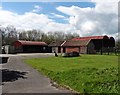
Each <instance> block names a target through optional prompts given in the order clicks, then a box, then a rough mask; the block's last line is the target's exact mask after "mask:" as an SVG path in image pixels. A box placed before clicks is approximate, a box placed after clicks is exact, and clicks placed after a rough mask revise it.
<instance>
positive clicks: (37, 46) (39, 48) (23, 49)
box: [13, 40, 48, 53]
mask: <svg viewBox="0 0 120 95" xmlns="http://www.w3.org/2000/svg"><path fill="white" fill-rule="evenodd" d="M13 46H14V49H15V52H16V53H45V52H47V48H48V45H47V44H46V43H45V42H37V41H22V40H18V41H15V42H14V43H13Z"/></svg>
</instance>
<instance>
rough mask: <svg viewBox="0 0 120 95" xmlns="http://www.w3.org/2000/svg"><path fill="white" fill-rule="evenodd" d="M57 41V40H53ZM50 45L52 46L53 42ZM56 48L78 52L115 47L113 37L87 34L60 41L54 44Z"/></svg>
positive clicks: (62, 51)
mask: <svg viewBox="0 0 120 95" xmlns="http://www.w3.org/2000/svg"><path fill="white" fill-rule="evenodd" d="M54 43H58V42H54ZM50 46H54V45H53V43H51V44H50ZM55 46H56V48H57V47H59V49H60V50H59V49H58V50H59V51H60V52H61V53H66V52H73V51H76V52H79V53H85V54H86V53H88V54H90V53H96V52H103V51H107V50H108V48H109V49H113V47H115V40H114V38H113V37H108V36H89V37H79V38H73V39H71V40H67V41H63V42H62V43H60V44H59V46H58V45H57V44H55Z"/></svg>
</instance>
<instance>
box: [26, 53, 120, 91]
mask: <svg viewBox="0 0 120 95" xmlns="http://www.w3.org/2000/svg"><path fill="white" fill-rule="evenodd" d="M25 62H26V63H27V64H29V65H31V66H32V67H33V68H35V69H37V70H38V71H40V72H42V73H43V74H45V75H47V76H48V77H50V78H51V79H52V80H54V81H56V82H57V83H58V84H59V85H61V86H69V87H70V88H72V89H73V90H75V91H78V92H80V93H117V92H118V56H114V55H81V57H72V58H64V57H49V58H35V59H27V60H25Z"/></svg>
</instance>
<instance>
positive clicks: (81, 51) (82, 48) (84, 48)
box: [80, 46, 87, 54]
mask: <svg viewBox="0 0 120 95" xmlns="http://www.w3.org/2000/svg"><path fill="white" fill-rule="evenodd" d="M80 53H82V54H86V53H87V46H81V47H80Z"/></svg>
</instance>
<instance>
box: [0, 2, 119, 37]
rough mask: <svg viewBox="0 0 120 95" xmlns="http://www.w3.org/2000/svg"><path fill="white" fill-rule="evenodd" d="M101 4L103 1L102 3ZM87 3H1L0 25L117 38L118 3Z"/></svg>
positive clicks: (19, 28)
mask: <svg viewBox="0 0 120 95" xmlns="http://www.w3.org/2000/svg"><path fill="white" fill-rule="evenodd" d="M101 1H102V2H101ZM103 1H104V0H91V1H90V2H1V3H0V25H1V26H3V27H6V26H9V25H13V26H14V27H15V28H16V29H18V30H32V29H40V30H42V31H44V32H45V33H47V32H55V31H59V32H65V33H78V34H79V35H80V36H96V35H108V36H114V37H118V0H113V1H112V2H107V1H109V0H106V1H104V2H103Z"/></svg>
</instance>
